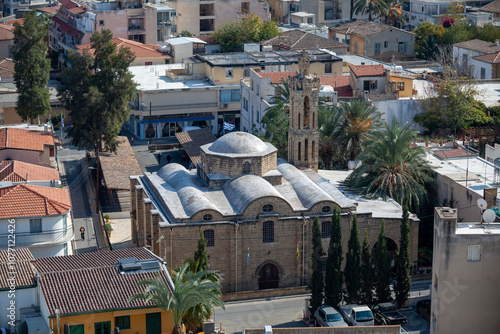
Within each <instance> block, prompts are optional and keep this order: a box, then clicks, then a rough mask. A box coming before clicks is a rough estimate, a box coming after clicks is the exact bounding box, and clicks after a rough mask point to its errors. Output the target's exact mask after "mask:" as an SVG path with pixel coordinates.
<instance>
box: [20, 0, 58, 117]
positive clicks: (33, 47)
mask: <svg viewBox="0 0 500 334" xmlns="http://www.w3.org/2000/svg"><path fill="white" fill-rule="evenodd" d="M48 33H49V28H48V23H47V21H46V20H45V19H44V17H43V16H37V14H36V11H35V10H34V9H33V10H31V11H30V12H29V13H28V14H27V15H26V17H25V20H24V24H23V25H20V24H19V23H17V22H16V23H14V46H13V48H12V56H13V60H14V82H15V83H16V88H17V92H18V93H19V95H18V98H17V113H18V115H19V116H21V118H22V119H23V120H27V119H28V118H29V119H30V120H31V122H33V119H34V118H36V117H38V116H41V115H45V114H46V113H47V112H48V111H49V110H51V109H50V94H49V88H48V87H47V83H48V81H49V74H50V59H49V58H47V50H48V45H47V40H46V38H47V35H48Z"/></svg>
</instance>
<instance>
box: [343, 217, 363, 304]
mask: <svg viewBox="0 0 500 334" xmlns="http://www.w3.org/2000/svg"><path fill="white" fill-rule="evenodd" d="M360 251H361V250H360V244H359V230H358V217H357V216H356V215H354V216H353V218H352V226H351V235H350V237H349V241H348V243H347V256H346V263H345V269H344V277H345V279H344V281H345V284H346V289H347V296H346V300H347V303H348V304H351V303H357V302H358V301H359V289H360V282H361V271H360V268H361V267H360V264H361V254H360Z"/></svg>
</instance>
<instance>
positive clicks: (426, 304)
mask: <svg viewBox="0 0 500 334" xmlns="http://www.w3.org/2000/svg"><path fill="white" fill-rule="evenodd" d="M417 312H418V314H420V316H421V317H422V318H424V319H425V320H427V321H429V320H430V318H431V300H430V299H423V300H420V301H419V302H418V303H417Z"/></svg>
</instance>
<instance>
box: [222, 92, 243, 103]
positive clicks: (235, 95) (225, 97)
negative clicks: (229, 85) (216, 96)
mask: <svg viewBox="0 0 500 334" xmlns="http://www.w3.org/2000/svg"><path fill="white" fill-rule="evenodd" d="M240 99H241V92H240V90H239V89H225V90H221V91H220V102H226V103H227V102H240Z"/></svg>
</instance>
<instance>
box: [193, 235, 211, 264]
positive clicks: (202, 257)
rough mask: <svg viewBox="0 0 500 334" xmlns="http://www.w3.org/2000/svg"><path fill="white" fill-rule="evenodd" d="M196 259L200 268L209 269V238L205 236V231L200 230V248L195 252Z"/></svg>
mask: <svg viewBox="0 0 500 334" xmlns="http://www.w3.org/2000/svg"><path fill="white" fill-rule="evenodd" d="M194 261H195V262H198V266H199V269H200V270H208V254H207V240H206V239H205V237H204V236H203V231H200V238H199V239H198V248H197V249H196V251H195V252H194Z"/></svg>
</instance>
